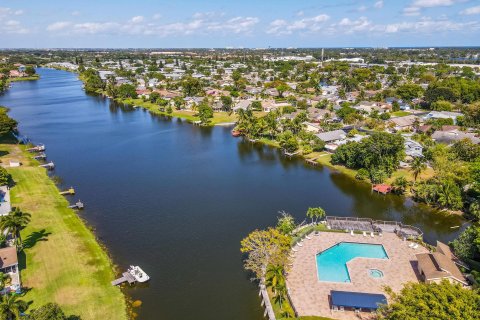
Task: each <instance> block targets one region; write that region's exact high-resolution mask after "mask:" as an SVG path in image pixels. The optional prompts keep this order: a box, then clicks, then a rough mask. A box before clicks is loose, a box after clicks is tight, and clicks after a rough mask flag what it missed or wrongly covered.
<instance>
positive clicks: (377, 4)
mask: <svg viewBox="0 0 480 320" xmlns="http://www.w3.org/2000/svg"><path fill="white" fill-rule="evenodd" d="M373 6H374V7H375V8H377V9H381V8H383V0H380V1H377V2H375V4H374V5H373Z"/></svg>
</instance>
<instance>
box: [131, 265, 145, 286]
mask: <svg viewBox="0 0 480 320" xmlns="http://www.w3.org/2000/svg"><path fill="white" fill-rule="evenodd" d="M128 273H130V274H131V275H132V276H133V277H134V278H135V280H137V282H147V281H148V280H150V277H149V276H148V274H146V273H145V271H143V270H142V268H140V267H139V266H130V268H129V269H128Z"/></svg>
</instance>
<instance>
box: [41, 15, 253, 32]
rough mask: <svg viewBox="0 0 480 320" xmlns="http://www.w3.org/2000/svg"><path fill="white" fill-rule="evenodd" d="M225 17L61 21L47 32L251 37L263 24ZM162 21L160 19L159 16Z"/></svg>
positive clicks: (248, 18) (243, 18)
mask: <svg viewBox="0 0 480 320" xmlns="http://www.w3.org/2000/svg"><path fill="white" fill-rule="evenodd" d="M221 16H223V14H217V13H197V14H195V15H194V16H193V17H192V19H191V20H190V21H187V22H175V23H169V24H161V23H158V22H153V21H152V22H148V23H147V22H145V18H144V17H143V16H135V17H133V18H131V19H130V20H128V21H126V22H124V23H120V22H109V21H105V22H82V23H72V22H66V21H59V22H55V23H52V24H50V25H49V26H47V31H50V32H53V33H58V34H63V35H69V34H103V35H106V34H108V35H112V34H115V35H124V34H129V35H153V36H160V37H166V36H182V35H193V34H198V35H209V34H212V33H217V34H223V35H226V34H249V33H250V32H251V31H252V30H253V28H254V26H255V25H256V24H257V23H258V22H259V21H260V20H259V19H258V18H256V17H241V16H238V17H233V18H230V19H224V18H221ZM159 18H160V16H159Z"/></svg>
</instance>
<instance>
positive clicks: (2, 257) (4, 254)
mask: <svg viewBox="0 0 480 320" xmlns="http://www.w3.org/2000/svg"><path fill="white" fill-rule="evenodd" d="M17 264H18V258H17V248H15V247H6V248H2V249H0V269H3V268H7V267H10V266H14V265H17Z"/></svg>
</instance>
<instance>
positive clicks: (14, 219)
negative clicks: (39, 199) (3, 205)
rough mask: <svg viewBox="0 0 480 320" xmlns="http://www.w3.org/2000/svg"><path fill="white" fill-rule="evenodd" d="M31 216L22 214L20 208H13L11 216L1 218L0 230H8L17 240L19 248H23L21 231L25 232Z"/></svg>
mask: <svg viewBox="0 0 480 320" xmlns="http://www.w3.org/2000/svg"><path fill="white" fill-rule="evenodd" d="M30 217H31V215H30V214H29V213H26V212H22V211H21V210H20V209H19V208H16V207H15V208H13V209H12V211H10V213H9V214H7V215H6V216H2V217H1V218H0V229H1V230H3V231H6V230H8V232H10V233H11V234H12V235H13V236H14V237H15V238H16V242H17V245H18V248H19V249H21V248H22V245H23V243H22V236H21V234H20V231H21V230H23V229H24V228H25V227H26V226H27V225H28V223H29V222H30Z"/></svg>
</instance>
